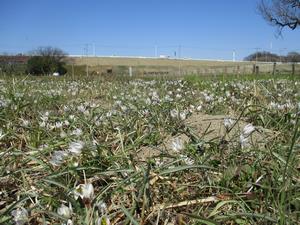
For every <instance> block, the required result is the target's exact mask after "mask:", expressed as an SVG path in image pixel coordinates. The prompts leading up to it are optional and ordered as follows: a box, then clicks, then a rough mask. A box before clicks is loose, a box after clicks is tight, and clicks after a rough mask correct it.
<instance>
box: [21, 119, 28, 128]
mask: <svg viewBox="0 0 300 225" xmlns="http://www.w3.org/2000/svg"><path fill="white" fill-rule="evenodd" d="M29 124H30V122H29V121H28V120H22V125H23V126H24V127H27V126H28V125H29Z"/></svg>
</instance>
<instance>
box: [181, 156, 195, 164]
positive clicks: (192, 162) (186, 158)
mask: <svg viewBox="0 0 300 225" xmlns="http://www.w3.org/2000/svg"><path fill="white" fill-rule="evenodd" d="M181 157H182V158H183V160H184V162H185V163H186V164H187V165H189V166H190V165H193V164H194V163H195V161H194V160H193V159H191V158H189V157H188V156H185V155H181Z"/></svg>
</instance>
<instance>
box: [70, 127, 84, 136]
mask: <svg viewBox="0 0 300 225" xmlns="http://www.w3.org/2000/svg"><path fill="white" fill-rule="evenodd" d="M81 134H82V130H81V129H79V128H76V129H75V130H73V131H72V135H75V136H80V135H81Z"/></svg>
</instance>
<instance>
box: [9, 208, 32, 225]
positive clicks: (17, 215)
mask: <svg viewBox="0 0 300 225" xmlns="http://www.w3.org/2000/svg"><path fill="white" fill-rule="evenodd" d="M11 215H12V216H13V217H14V218H13V220H14V221H15V223H16V225H23V224H25V223H27V222H28V212H27V210H26V209H24V208H23V207H21V208H17V209H15V210H13V211H12V212H11Z"/></svg>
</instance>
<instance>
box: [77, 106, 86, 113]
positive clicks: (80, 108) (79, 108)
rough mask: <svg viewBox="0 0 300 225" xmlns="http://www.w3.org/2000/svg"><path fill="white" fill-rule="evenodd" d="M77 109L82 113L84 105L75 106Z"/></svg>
mask: <svg viewBox="0 0 300 225" xmlns="http://www.w3.org/2000/svg"><path fill="white" fill-rule="evenodd" d="M77 110H78V111H80V112H82V113H84V112H85V107H84V105H80V106H78V107H77Z"/></svg>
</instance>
